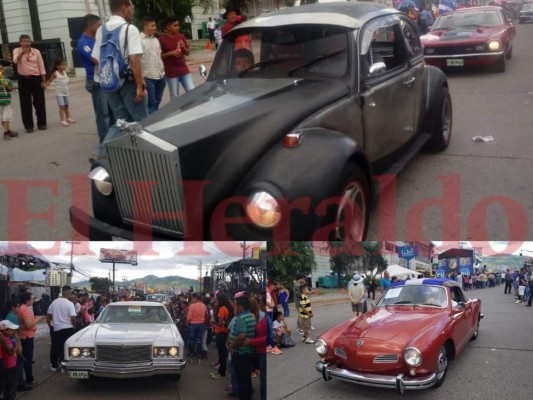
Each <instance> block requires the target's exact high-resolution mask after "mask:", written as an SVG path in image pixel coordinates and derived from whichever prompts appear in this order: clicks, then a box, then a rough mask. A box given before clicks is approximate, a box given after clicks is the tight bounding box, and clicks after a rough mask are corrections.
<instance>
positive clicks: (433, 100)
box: [421, 65, 448, 133]
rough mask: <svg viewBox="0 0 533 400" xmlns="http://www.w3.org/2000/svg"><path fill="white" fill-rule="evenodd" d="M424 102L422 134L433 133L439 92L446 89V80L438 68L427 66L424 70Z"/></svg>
mask: <svg viewBox="0 0 533 400" xmlns="http://www.w3.org/2000/svg"><path fill="white" fill-rule="evenodd" d="M425 82H426V87H425V102H424V110H423V112H422V113H421V116H422V118H423V119H422V132H424V133H431V132H433V123H434V112H435V111H436V110H435V107H436V104H438V99H439V97H438V96H439V93H440V90H441V89H442V88H443V87H445V88H448V79H447V78H446V75H445V74H444V72H442V70H441V69H440V68H437V67H434V66H432V65H428V66H427V68H426V79H425Z"/></svg>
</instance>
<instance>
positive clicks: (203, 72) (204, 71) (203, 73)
mask: <svg viewBox="0 0 533 400" xmlns="http://www.w3.org/2000/svg"><path fill="white" fill-rule="evenodd" d="M198 72H199V73H200V75H201V76H203V77H204V78H207V68H206V67H205V65H204V64H200V66H199V67H198Z"/></svg>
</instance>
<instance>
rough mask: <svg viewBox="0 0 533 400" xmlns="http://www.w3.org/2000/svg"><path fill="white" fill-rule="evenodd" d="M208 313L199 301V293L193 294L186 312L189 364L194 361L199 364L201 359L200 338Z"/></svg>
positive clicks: (202, 334)
mask: <svg viewBox="0 0 533 400" xmlns="http://www.w3.org/2000/svg"><path fill="white" fill-rule="evenodd" d="M206 313H208V311H207V307H206V306H205V304H204V303H203V302H202V301H201V296H200V294H199V293H193V294H192V299H191V305H190V306H189V310H188V312H187V322H188V324H189V362H190V363H191V364H192V363H193V362H194V361H195V360H196V361H197V362H198V363H200V362H201V359H202V337H203V336H204V330H205V315H206Z"/></svg>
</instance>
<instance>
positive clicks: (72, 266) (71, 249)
mask: <svg viewBox="0 0 533 400" xmlns="http://www.w3.org/2000/svg"><path fill="white" fill-rule="evenodd" d="M65 243H70V277H71V278H72V275H73V273H74V245H75V244H80V242H74V241H67V242H65Z"/></svg>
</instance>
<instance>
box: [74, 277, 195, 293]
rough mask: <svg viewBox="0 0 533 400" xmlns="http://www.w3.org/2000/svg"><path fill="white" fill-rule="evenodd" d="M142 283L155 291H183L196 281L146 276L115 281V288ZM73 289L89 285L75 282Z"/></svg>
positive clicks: (87, 282) (86, 282) (85, 282)
mask: <svg viewBox="0 0 533 400" xmlns="http://www.w3.org/2000/svg"><path fill="white" fill-rule="evenodd" d="M138 282H143V283H144V286H145V287H147V288H148V287H150V288H153V289H157V290H172V288H173V287H174V288H176V289H177V288H181V289H185V288H188V287H190V286H193V287H196V284H197V283H198V281H197V280H196V279H189V278H184V277H182V276H165V277H163V278H160V277H158V276H155V275H147V276H145V277H144V278H138V279H132V280H130V281H119V280H116V281H115V283H116V285H117V287H121V286H135V284H136V283H138ZM72 286H73V287H75V288H76V287H78V288H82V287H86V288H88V289H90V287H91V283H90V282H89V281H83V282H76V283H73V284H72Z"/></svg>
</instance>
